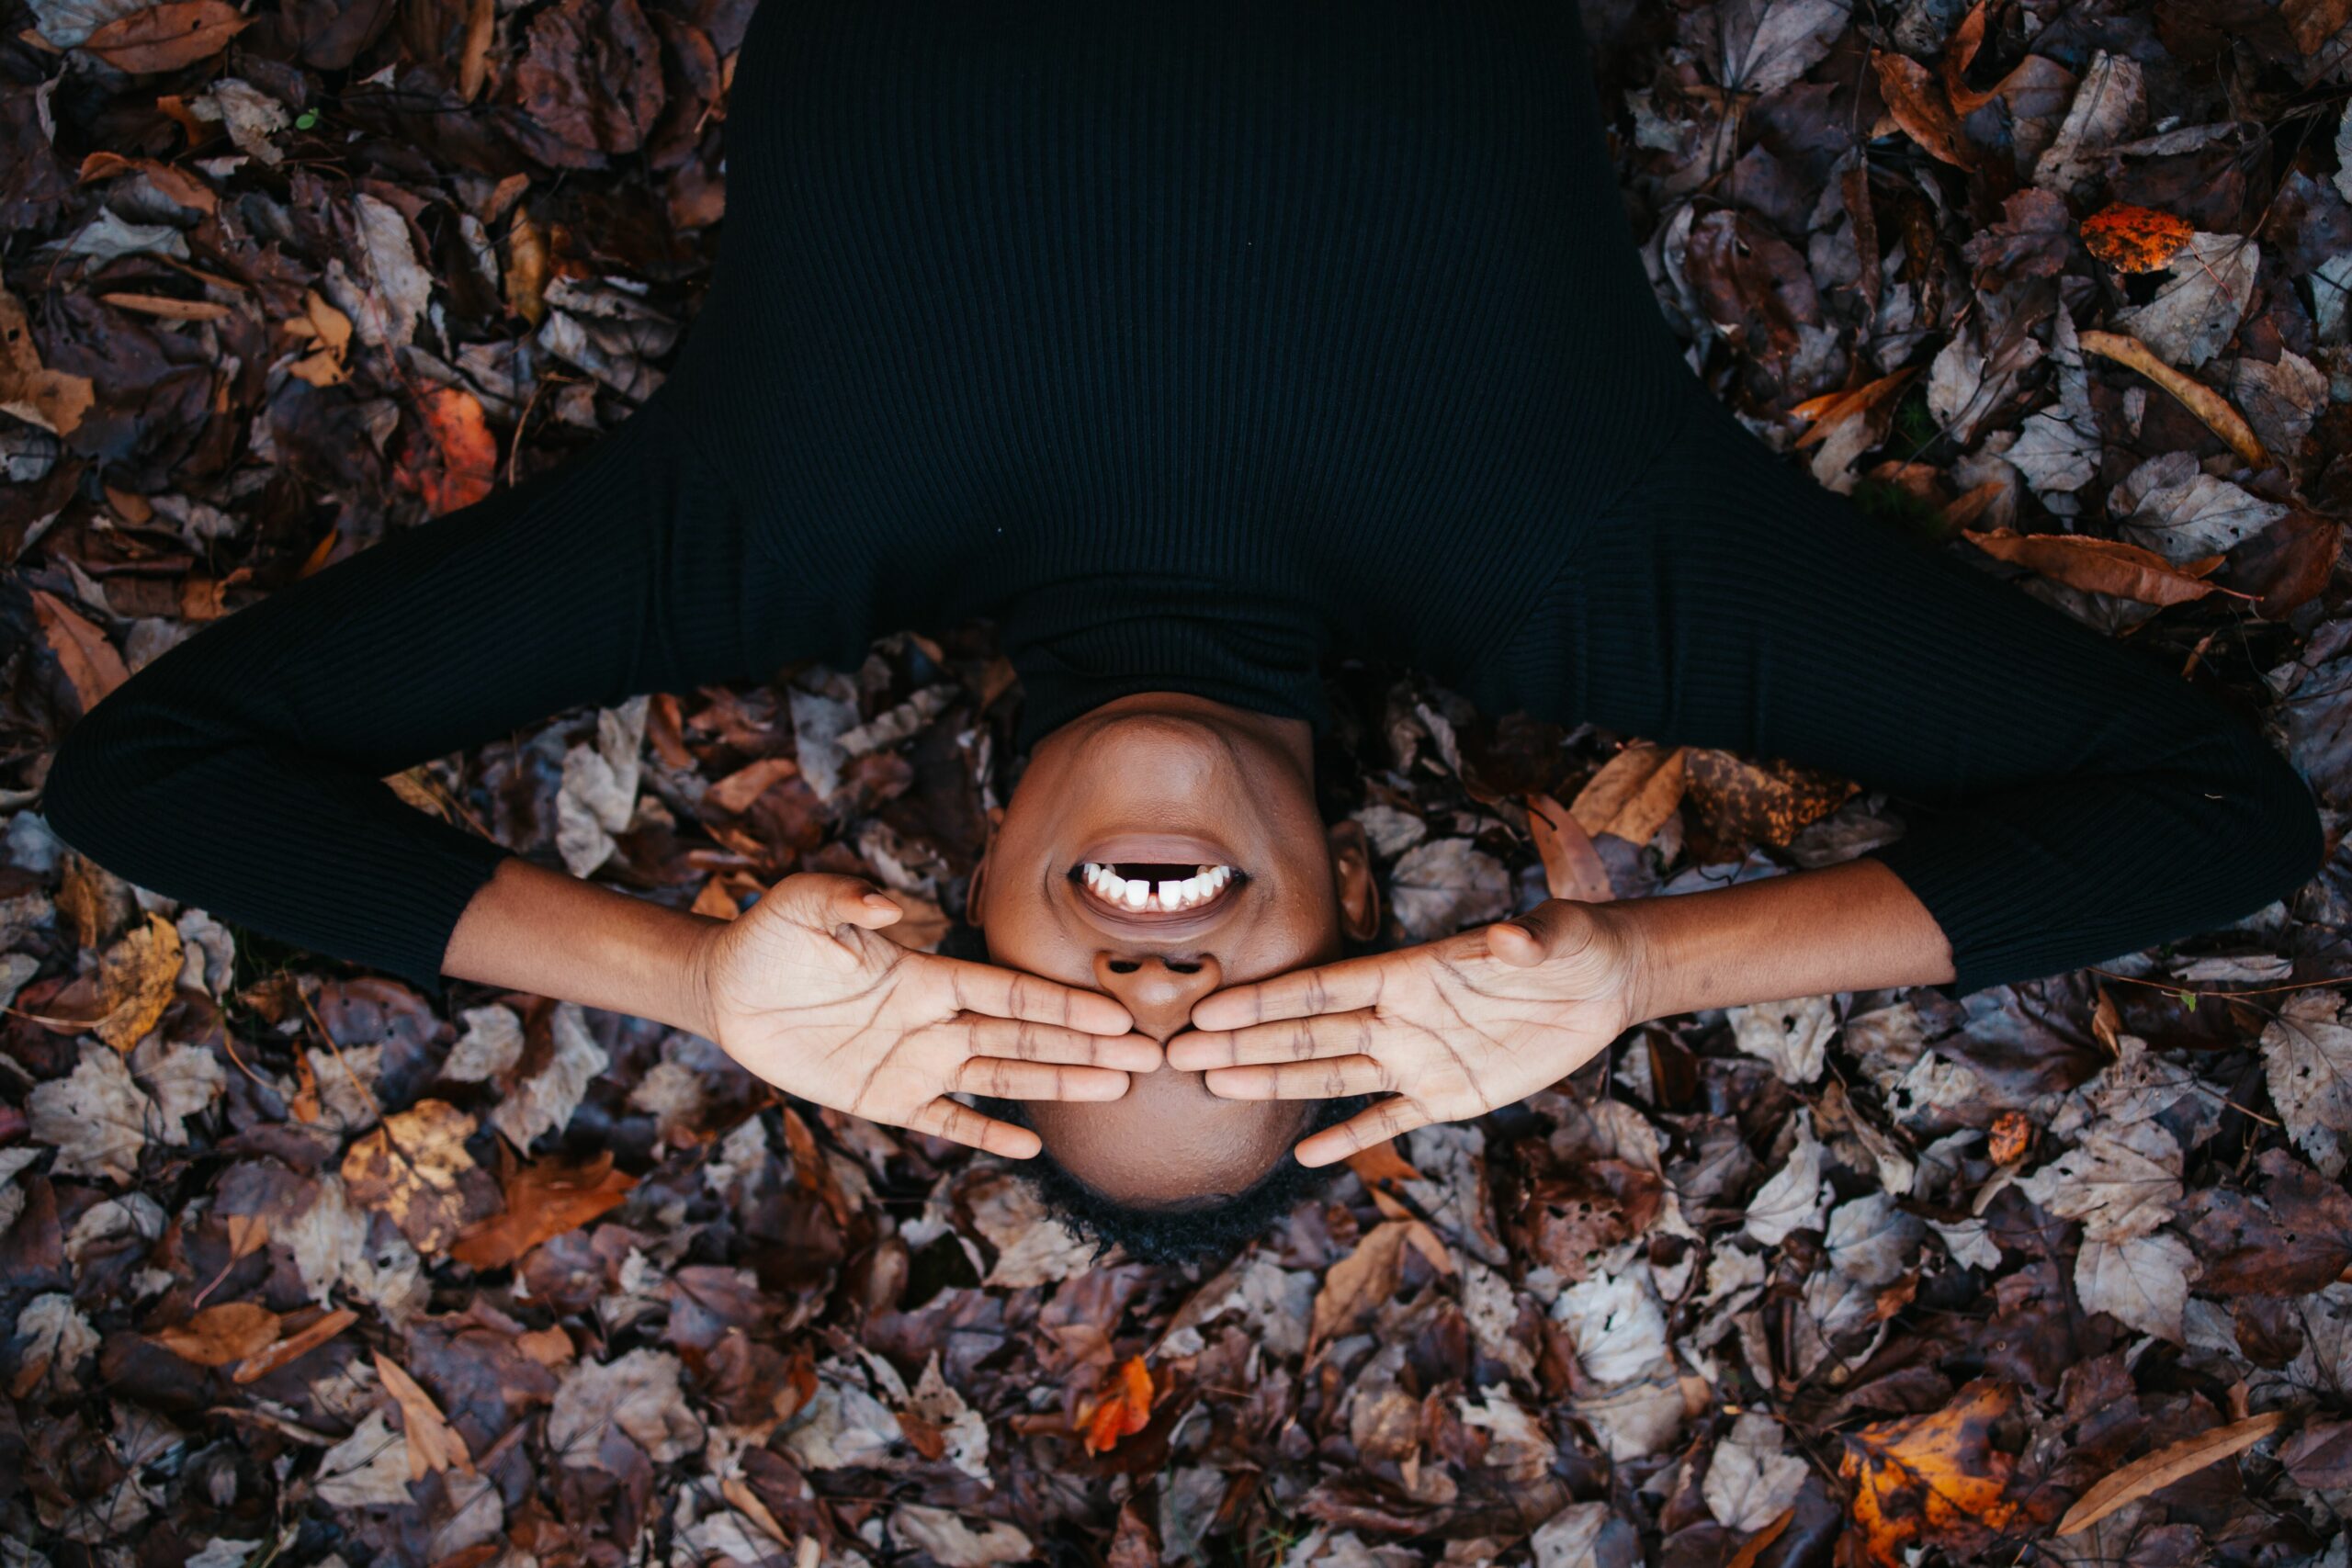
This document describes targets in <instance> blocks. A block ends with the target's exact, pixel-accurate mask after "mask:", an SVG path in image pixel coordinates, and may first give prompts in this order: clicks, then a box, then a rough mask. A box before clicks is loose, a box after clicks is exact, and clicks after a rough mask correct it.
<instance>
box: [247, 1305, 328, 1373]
mask: <svg viewBox="0 0 2352 1568" xmlns="http://www.w3.org/2000/svg"><path fill="white" fill-rule="evenodd" d="M358 1321H359V1314H357V1313H356V1312H353V1311H352V1310H351V1309H350V1308H349V1307H337V1308H335V1309H334V1311H333V1312H330V1313H323V1314H320V1316H318V1317H317V1318H316V1319H314V1320H312V1321H311V1323H309V1324H308V1325H304V1326H303V1327H301V1328H298V1329H296V1330H295V1331H294V1332H293V1333H291V1334H288V1335H287V1336H286V1337H284V1338H283V1339H280V1340H278V1341H277V1342H276V1343H275V1344H272V1345H268V1346H266V1347H264V1348H262V1349H259V1350H256V1351H254V1353H253V1354H252V1355H251V1356H248V1357H247V1358H245V1359H244V1360H243V1361H242V1362H240V1363H238V1366H237V1369H236V1371H232V1372H231V1373H230V1374H229V1381H230V1382H234V1383H249V1382H256V1381H258V1380H260V1379H262V1378H266V1377H267V1376H268V1375H269V1374H270V1373H272V1372H274V1371H277V1369H278V1368H280V1367H288V1366H292V1365H293V1364H294V1363H295V1362H296V1361H299V1360H300V1359H302V1358H303V1357H305V1356H307V1355H309V1354H310V1353H311V1351H313V1350H315V1349H317V1348H319V1347H320V1346H322V1345H323V1344H325V1343H326V1342H327V1341H328V1340H330V1339H332V1338H334V1337H335V1336H336V1335H338V1334H340V1333H342V1332H343V1331H344V1330H345V1329H346V1328H348V1327H350V1326H351V1325H353V1324H355V1323H356V1322H358Z"/></svg>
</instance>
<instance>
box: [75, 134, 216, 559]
mask: <svg viewBox="0 0 2352 1568" xmlns="http://www.w3.org/2000/svg"><path fill="white" fill-rule="evenodd" d="M131 174H137V175H146V176H147V183H148V184H149V185H152V186H154V187H155V188H156V189H157V190H159V191H162V192H163V193H164V195H165V196H167V197H171V198H172V199H173V200H174V201H175V202H177V203H179V204H180V205H181V206H182V207H185V208H188V209H191V210H193V211H197V212H215V211H218V210H219V209H220V197H219V195H217V194H216V193H215V192H214V191H213V189H212V187H211V186H209V185H206V184H205V183H204V182H203V181H202V180H200V179H198V178H197V176H195V175H191V174H187V173H185V172H184V171H182V170H179V169H175V168H173V167H172V166H171V165H170V164H165V163H163V162H160V161H159V160H157V159H153V158H126V157H124V156H123V155H122V154H121V153H119V152H93V153H91V154H90V155H89V156H87V157H85V158H84V159H83V160H82V167H81V170H80V172H79V174H78V175H76V176H75V177H76V178H78V179H79V180H81V182H82V183H83V184H85V185H87V184H88V183H89V182H91V181H92V180H104V179H112V178H114V177H115V176H116V175H131ZM132 521H134V522H138V521H142V519H138V518H134V519H132Z"/></svg>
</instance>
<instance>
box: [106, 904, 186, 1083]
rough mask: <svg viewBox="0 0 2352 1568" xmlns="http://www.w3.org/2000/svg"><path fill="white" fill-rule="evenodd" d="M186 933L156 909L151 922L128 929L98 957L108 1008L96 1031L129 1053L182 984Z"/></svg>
mask: <svg viewBox="0 0 2352 1568" xmlns="http://www.w3.org/2000/svg"><path fill="white" fill-rule="evenodd" d="M182 962H183V960H182V957H181V953H180V933H179V932H178V931H176V930H175V929H174V928H173V926H172V922H171V921H169V920H167V919H164V917H163V916H161V915H158V914H153V913H150V914H149V915H148V917H147V923H146V924H145V925H143V926H141V927H140V928H139V929H138V930H136V931H130V932H129V933H128V934H126V935H125V936H124V937H123V939H122V940H121V941H120V942H116V943H115V944H114V945H113V946H112V947H110V948H108V949H107V951H106V953H105V954H104V956H102V957H101V958H100V959H99V960H98V994H99V997H100V998H101V999H102V1001H103V1003H104V1005H105V1007H106V1014H105V1016H104V1017H102V1018H100V1019H99V1020H98V1021H96V1023H94V1024H92V1025H91V1026H90V1032H91V1033H93V1034H95V1035H96V1036H97V1037H98V1038H99V1039H101V1040H103V1041H105V1042H106V1043H107V1044H109V1045H111V1046H113V1047H114V1048H115V1049H116V1050H118V1051H120V1052H123V1053H124V1054H126V1055H128V1054H129V1053H130V1048H131V1047H132V1046H134V1045H136V1044H138V1043H139V1042H140V1041H141V1039H142V1038H143V1037H144V1036H145V1035H146V1033H147V1032H148V1031H149V1030H151V1029H153V1028H154V1027H155V1024H156V1021H158V1020H160V1019H161V1018H162V1017H163V1016H164V1009H165V1008H168V1007H170V1006H171V1005H172V996H173V993H174V992H175V991H176V990H177V989H178V987H179V980H180V968H181V965H182Z"/></svg>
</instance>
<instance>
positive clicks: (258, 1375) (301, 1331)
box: [229, 1215, 359, 1383]
mask: <svg viewBox="0 0 2352 1568" xmlns="http://www.w3.org/2000/svg"><path fill="white" fill-rule="evenodd" d="M243 1217H245V1216H242V1215H239V1216H232V1218H231V1221H230V1223H231V1224H232V1226H233V1225H234V1224H235V1223H236V1221H237V1220H238V1219H240V1218H243ZM253 1223H254V1224H259V1223H260V1222H259V1221H257V1220H256V1221H254V1222H253ZM358 1321H359V1314H357V1313H356V1312H353V1311H352V1310H351V1309H350V1308H349V1307H337V1308H335V1310H334V1311H333V1312H330V1313H322V1314H320V1315H319V1316H318V1317H317V1318H316V1319H314V1320H313V1321H311V1323H308V1324H306V1325H303V1326H302V1327H300V1328H298V1329H296V1330H294V1332H293V1333H291V1334H288V1336H286V1337H285V1338H283V1339H280V1340H278V1341H277V1343H276V1344H274V1345H269V1346H266V1347H265V1348H262V1349H260V1350H257V1351H255V1352H254V1354H252V1355H251V1356H248V1357H246V1358H245V1359H243V1361H241V1362H239V1363H238V1365H237V1370H236V1371H233V1372H232V1373H230V1374H229V1381H230V1382H236V1383H248V1382H255V1381H257V1380H259V1379H262V1378H266V1377H267V1376H268V1375H269V1374H270V1373H272V1372H274V1371H277V1369H278V1368H280V1367H286V1366H291V1365H293V1364H294V1363H295V1362H296V1361H299V1360H300V1359H302V1358H303V1357H305V1356H307V1355H309V1354H310V1353H311V1351H313V1350H315V1349H317V1348H319V1347H320V1346H322V1345H323V1344H325V1343H326V1342H327V1341H328V1340H330V1339H332V1338H334V1337H335V1336H336V1335H338V1334H340V1333H342V1332H343V1331H344V1330H345V1329H346V1328H348V1327H350V1326H351V1325H353V1324H355V1323H357V1322H358Z"/></svg>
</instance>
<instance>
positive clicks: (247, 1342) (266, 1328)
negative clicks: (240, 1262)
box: [153, 1302, 280, 1367]
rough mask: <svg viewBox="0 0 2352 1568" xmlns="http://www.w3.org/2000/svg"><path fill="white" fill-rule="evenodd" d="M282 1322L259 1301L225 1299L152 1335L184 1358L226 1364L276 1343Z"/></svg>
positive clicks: (211, 1364)
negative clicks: (184, 1320) (173, 1326)
mask: <svg viewBox="0 0 2352 1568" xmlns="http://www.w3.org/2000/svg"><path fill="white" fill-rule="evenodd" d="M279 1322H280V1319H279V1317H278V1315H277V1314H276V1313H274V1312H272V1311H270V1310H269V1309H268V1308H267V1307H266V1306H263V1305H262V1304H261V1303H258V1302H222V1303H219V1304H218V1305H215V1306H209V1307H206V1308H205V1309H204V1310H203V1311H202V1312H199V1313H198V1314H196V1315H194V1316H193V1317H191V1318H189V1319H188V1320H187V1322H186V1323H183V1324H181V1325H178V1326H177V1327H175V1328H165V1329H161V1330H158V1331H157V1332H156V1334H155V1335H154V1336H153V1338H154V1340H155V1343H157V1344H158V1345H161V1346H162V1347H164V1349H166V1350H169V1351H170V1352H171V1353H172V1354H173V1355H175V1356H177V1357H178V1358H179V1359H181V1360H183V1361H194V1362H195V1363H196V1364H197V1365H198V1366H199V1367H225V1366H227V1365H229V1364H230V1363H231V1362H232V1361H242V1360H243V1359H245V1358H246V1357H248V1356H252V1355H255V1354H257V1353H258V1352H260V1351H262V1350H264V1349H266V1348H268V1347H269V1346H270V1345H272V1344H274V1343H276V1341H277V1330H278V1324H279Z"/></svg>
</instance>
